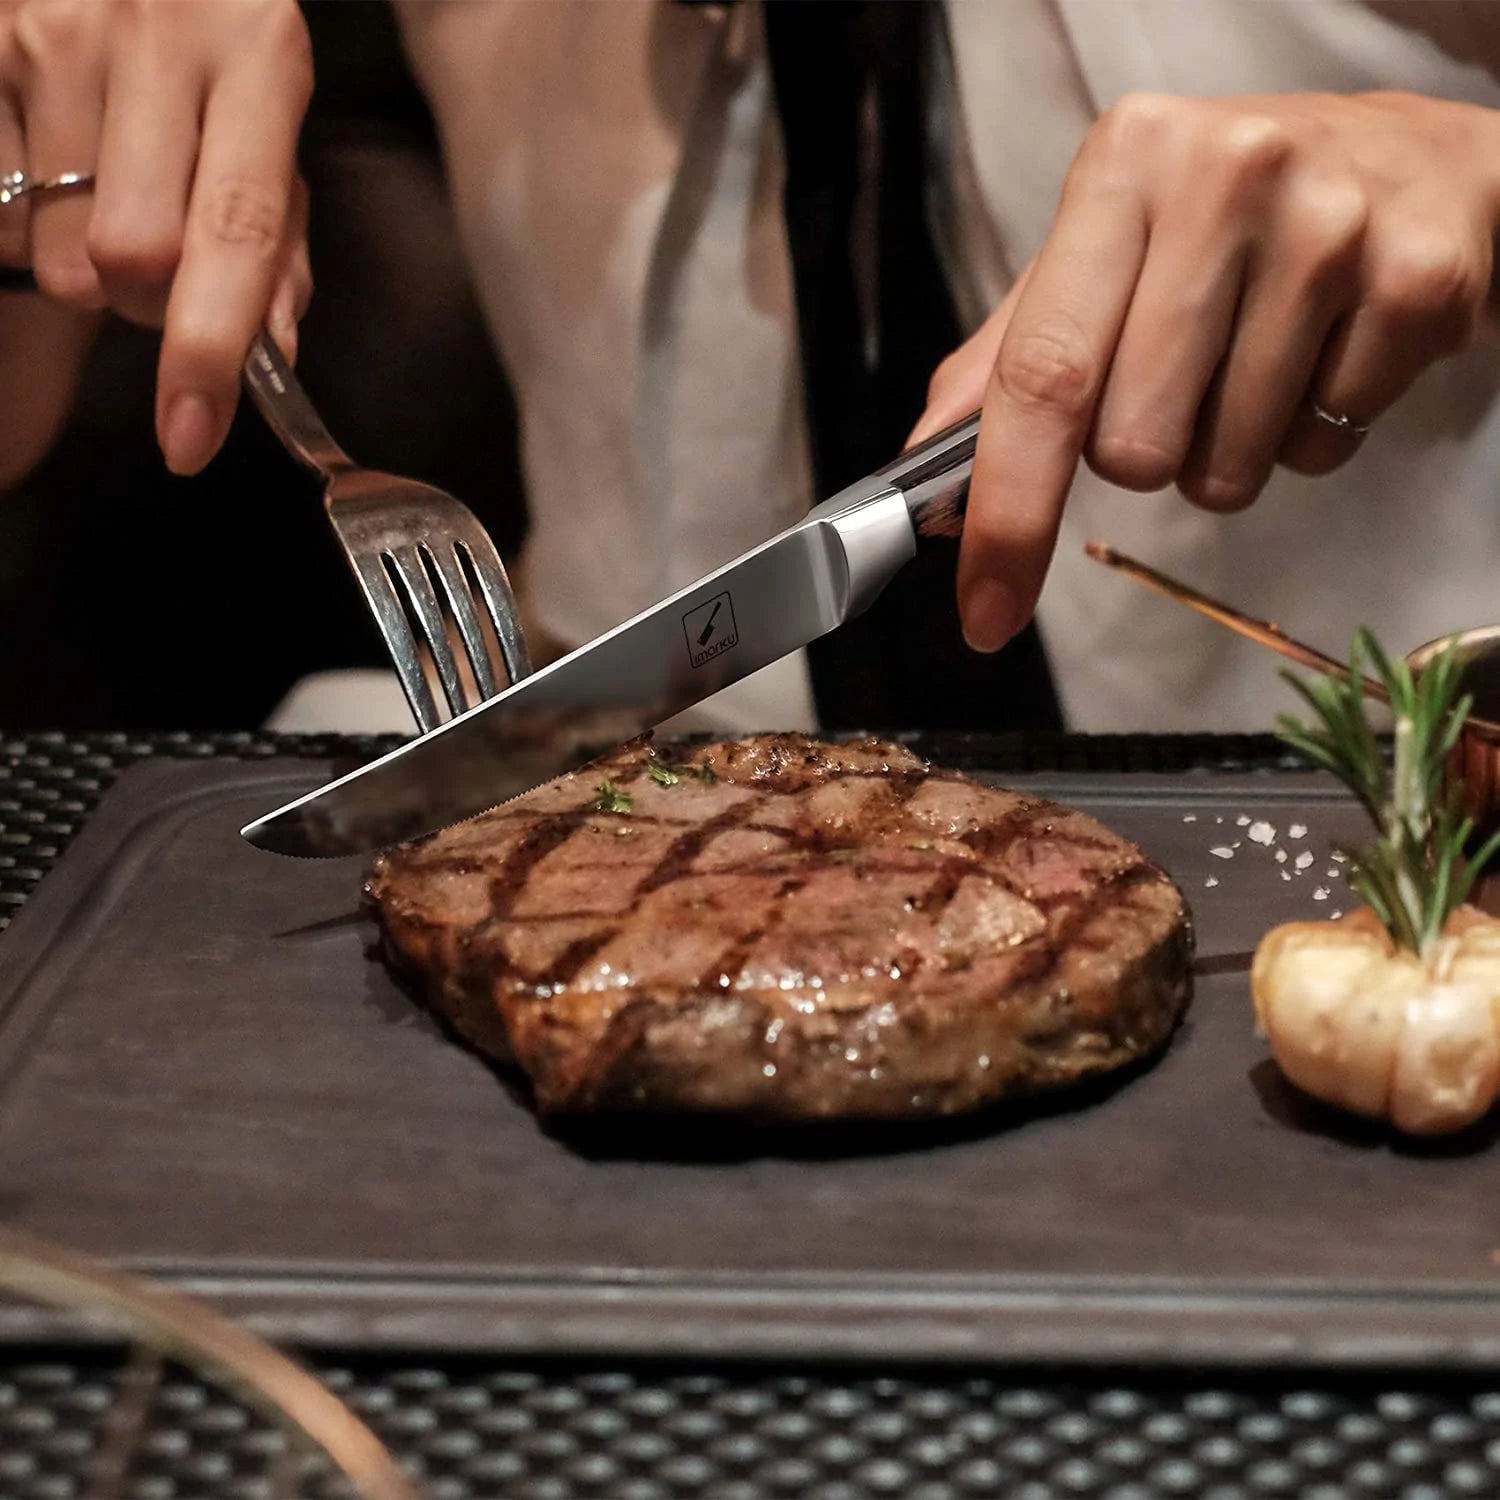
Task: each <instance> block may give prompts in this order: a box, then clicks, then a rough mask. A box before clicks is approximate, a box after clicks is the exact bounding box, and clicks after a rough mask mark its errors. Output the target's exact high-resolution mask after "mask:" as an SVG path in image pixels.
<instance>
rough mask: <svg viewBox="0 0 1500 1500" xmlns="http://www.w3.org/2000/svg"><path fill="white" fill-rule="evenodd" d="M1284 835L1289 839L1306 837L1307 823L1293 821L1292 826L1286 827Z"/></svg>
mask: <svg viewBox="0 0 1500 1500" xmlns="http://www.w3.org/2000/svg"><path fill="white" fill-rule="evenodd" d="M1286 836H1287V837H1288V838H1289V839H1305V838H1306V837H1307V824H1306V823H1293V824H1292V826H1291V827H1290V828H1288V829H1287V831H1286Z"/></svg>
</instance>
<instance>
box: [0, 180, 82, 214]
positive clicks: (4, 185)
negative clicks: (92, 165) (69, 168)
mask: <svg viewBox="0 0 1500 1500" xmlns="http://www.w3.org/2000/svg"><path fill="white" fill-rule="evenodd" d="M93 182H94V174H93V173H92V172H59V173H58V174H57V176H56V177H28V176H27V175H26V174H25V173H24V172H7V173H6V174H5V176H3V177H0V208H4V207H5V205H6V204H7V203H14V202H16V201H17V200H18V199H20V198H24V197H26V195H27V194H28V193H57V192H61V191H63V190H64V189H66V188H86V187H91V186H92V185H93Z"/></svg>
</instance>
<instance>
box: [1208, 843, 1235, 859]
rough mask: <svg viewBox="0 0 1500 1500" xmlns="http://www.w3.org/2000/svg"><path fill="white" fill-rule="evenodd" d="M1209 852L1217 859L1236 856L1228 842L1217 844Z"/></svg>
mask: <svg viewBox="0 0 1500 1500" xmlns="http://www.w3.org/2000/svg"><path fill="white" fill-rule="evenodd" d="M1208 852H1209V853H1210V854H1212V855H1213V857H1214V858H1215V859H1233V858H1234V850H1233V849H1231V848H1230V847H1229V846H1228V845H1227V844H1215V845H1214V847H1213V848H1212V849H1210V850H1209V851H1208Z"/></svg>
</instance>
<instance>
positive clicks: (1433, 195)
mask: <svg viewBox="0 0 1500 1500" xmlns="http://www.w3.org/2000/svg"><path fill="white" fill-rule="evenodd" d="M1497 225H1500V114H1497V113H1495V112H1492V111H1489V110H1485V109H1481V108H1479V107H1477V106H1474V105H1466V104H1455V103H1451V102H1447V101H1443V100H1435V99H1426V98H1419V97H1416V96H1414V95H1409V94H1394V93H1391V94H1385V93H1382V94H1362V95H1354V96H1343V95H1331V94H1288V95H1270V96H1256V97H1247V98H1233V99H1184V98H1169V97H1162V96H1155V95H1133V96H1129V97H1127V98H1125V99H1122V100H1121V101H1120V102H1119V103H1118V104H1116V105H1115V106H1114V107H1113V108H1112V109H1110V110H1109V111H1107V112H1106V113H1105V114H1104V115H1103V116H1101V117H1100V119H1099V121H1098V122H1097V124H1096V125H1095V127H1094V128H1093V129H1092V130H1091V131H1090V133H1089V135H1088V137H1087V138H1086V139H1085V141H1084V144H1083V147H1082V149H1081V150H1080V151H1079V153H1078V155H1077V157H1076V158H1075V159H1074V162H1073V166H1072V168H1071V169H1070V171H1069V174H1068V178H1067V181H1066V183H1065V185H1064V188H1063V192H1062V198H1061V201H1060V204H1059V207H1058V210H1057V214H1056V216H1055V218H1054V220H1053V223H1052V226H1051V229H1050V231H1049V233H1048V236H1047V239H1046V241H1045V243H1044V244H1043V246H1042V248H1041V250H1040V251H1039V252H1038V254H1037V256H1036V258H1035V260H1034V261H1033V262H1032V263H1031V264H1030V265H1029V266H1028V267H1027V269H1026V271H1025V272H1024V273H1023V275H1022V276H1021V277H1020V278H1019V279H1018V281H1017V284H1016V286H1015V287H1014V288H1013V289H1012V291H1011V293H1010V295H1009V296H1008V297H1007V298H1006V300H1005V302H1004V303H1003V304H1002V305H1001V306H1000V307H999V308H998V309H997V310H996V312H995V313H994V314H993V315H992V316H991V317H990V319H989V320H988V321H987V322H986V323H985V324H984V326H983V327H982V328H981V329H980V330H979V332H978V333H976V334H975V335H974V337H973V338H971V339H970V340H969V341H968V342H967V343H966V344H964V345H963V346H962V347H961V348H959V349H958V350H957V351H955V352H954V353H953V354H952V355H950V356H949V357H948V358H947V359H946V360H945V361H944V362H943V363H942V364H941V365H940V366H939V367H938V369H937V371H936V373H935V374H934V375H933V377H932V383H931V387H930V391H929V396H928V406H927V410H926V412H925V413H924V414H923V417H922V420H921V421H920V422H919V424H918V426H917V428H916V430H915V432H914V433H913V439H914V440H915V439H918V438H921V437H925V436H928V435H930V434H931V433H933V432H935V431H937V430H938V429H940V428H941V427H944V426H946V425H947V424H948V423H950V422H952V421H956V420H958V419H959V418H960V417H962V416H964V415H965V414H966V413H968V412H970V411H973V410H974V409H975V408H976V407H980V406H981V405H982V408H983V417H982V421H981V426H980V437H979V450H978V454H977V457H976V460H975V465H974V481H973V487H972V491H971V494H970V500H969V510H968V519H967V521H966V523H965V531H964V541H963V549H962V554H961V560H960V563H959V576H958V593H959V605H960V610H961V612H962V615H963V622H964V631H965V634H966V636H967V637H968V639H969V641H970V643H971V644H972V645H973V646H975V647H976V648H978V649H980V650H995V649H996V648H998V647H999V646H1001V645H1003V644H1004V642H1005V641H1006V640H1008V639H1009V638H1010V637H1011V636H1012V635H1014V634H1015V633H1016V632H1017V631H1018V630H1020V629H1021V627H1022V626H1023V625H1024V624H1025V623H1026V621H1027V620H1028V619H1029V618H1030V617H1031V614H1032V611H1033V610H1034V609H1035V607H1036V600H1037V596H1038V594H1039V593H1040V591H1041V585H1042V580H1043V577H1044V576H1045V573H1046V570H1047V564H1048V561H1049V559H1050V557H1051V554H1052V549H1053V546H1054V544H1055V542H1056V538H1057V528H1058V523H1059V520H1060V518H1061V514H1062V509H1063V504H1064V502H1065V500H1066V498H1067V494H1068V490H1069V487H1070V485H1071V483H1072V479H1073V475H1074V472H1075V470H1076V468H1077V465H1078V463H1079V461H1080V459H1082V460H1084V461H1086V462H1087V463H1088V465H1089V467H1090V468H1092V469H1093V470H1094V471H1095V472H1096V473H1098V474H1100V475H1102V476H1103V477H1104V478H1105V479H1108V480H1111V481H1113V482H1114V483H1116V484H1120V485H1124V486H1126V487H1128V488H1130V489H1140V490H1154V489H1160V488H1162V487H1164V486H1166V485H1169V484H1174V483H1175V484H1176V486H1177V487H1178V489H1179V490H1181V491H1182V493H1183V494H1184V495H1185V496H1186V497H1187V498H1188V499H1189V500H1190V501H1192V502H1193V503H1194V504H1197V505H1200V506H1202V507H1204V508H1205V509H1208V510H1214V511H1233V510H1239V509H1242V508H1243V507H1245V506H1247V505H1249V504H1250V503H1251V502H1252V501H1254V500H1255V498H1256V496H1257V495H1259V493H1260V492H1261V490H1262V489H1263V488H1264V486H1265V484H1266V482H1267V480H1268V479H1269V478H1270V476H1271V473H1272V471H1273V469H1274V468H1275V466H1276V465H1277V464H1282V465H1285V466H1286V467H1288V468H1291V469H1295V470H1297V471H1298V472H1300V473H1304V474H1322V473H1326V472H1328V471H1329V470H1332V469H1335V468H1337V467H1338V466H1339V465H1340V464H1342V463H1344V462H1346V461H1347V460H1348V459H1349V458H1350V457H1352V455H1353V454H1354V452H1355V451H1356V449H1357V448H1358V446H1359V442H1360V438H1361V435H1362V429H1363V428H1365V427H1366V426H1368V425H1369V424H1370V423H1371V422H1373V421H1374V420H1376V419H1377V418H1378V417H1379V416H1380V414H1381V413H1382V412H1383V411H1385V409H1386V408H1387V407H1388V406H1390V404H1391V403H1392V402H1393V401H1395V400H1396V399H1397V397H1399V396H1400V395H1401V393H1402V392H1403V391H1405V390H1406V388H1407V387H1408V386H1409V385H1410V384H1411V383H1412V381H1413V380H1414V379H1415V378H1416V377H1417V376H1418V375H1419V374H1420V373H1421V372H1422V371H1423V370H1424V369H1425V368H1426V367H1427V366H1428V365H1429V364H1431V363H1432V362H1433V361H1435V360H1437V359H1439V358H1441V357H1442V356H1444V355H1446V354H1450V353H1452V352H1454V351H1456V350H1458V349H1459V348H1461V347H1462V346H1464V345H1465V344H1467V343H1468V342H1469V341H1470V340H1471V339H1472V338H1473V336H1474V334H1475V332H1476V330H1477V328H1478V326H1479V323H1480V318H1481V315H1482V313H1483V311H1484V309H1485V305H1486V301H1487V299H1488V296H1489V291H1490V283H1491V269H1492V254H1493V251H1492V244H1493V239H1494V236H1495V233H1496V229H1497ZM1341 419H1342V421H1341Z"/></svg>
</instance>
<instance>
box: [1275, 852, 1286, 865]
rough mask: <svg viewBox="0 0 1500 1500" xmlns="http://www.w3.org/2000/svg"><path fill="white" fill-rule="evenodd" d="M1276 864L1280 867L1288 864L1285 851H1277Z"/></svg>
mask: <svg viewBox="0 0 1500 1500" xmlns="http://www.w3.org/2000/svg"><path fill="white" fill-rule="evenodd" d="M1276 863H1277V864H1278V865H1284V864H1285V863H1286V850H1285V849H1278V850H1277V851H1276Z"/></svg>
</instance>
